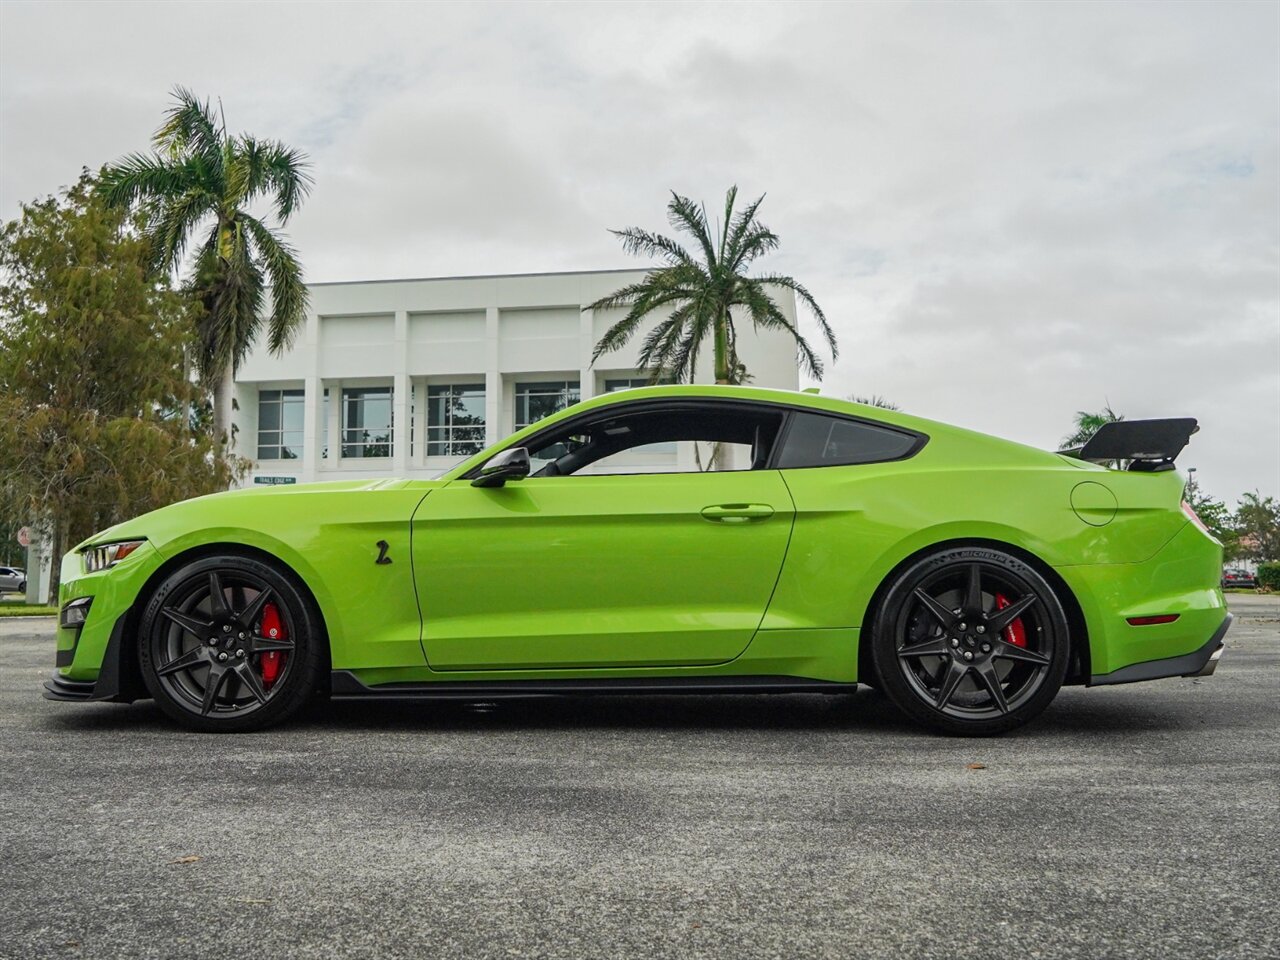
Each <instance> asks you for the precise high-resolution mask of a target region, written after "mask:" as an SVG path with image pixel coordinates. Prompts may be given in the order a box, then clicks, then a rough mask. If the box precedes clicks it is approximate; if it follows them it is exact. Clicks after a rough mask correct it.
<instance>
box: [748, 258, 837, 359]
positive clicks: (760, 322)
mask: <svg viewBox="0 0 1280 960" xmlns="http://www.w3.org/2000/svg"><path fill="white" fill-rule="evenodd" d="M739 297H740V299H741V302H742V305H743V306H745V307H746V308H747V310H748V312H749V313H750V315H751V322H752V323H753V324H754V325H755V326H756V327H763V328H764V329H766V330H768V329H774V330H778V329H781V330H785V331H787V333H789V334H791V338H792V339H793V340H794V341H795V343H796V354H797V356H798V357H799V358H800V363H801V365H802V366H803V367H804V368H805V370H806V371H807V372H808V373H809V374H810V375H811V376H813V377H814V378H815V379H818V380H821V379H822V360H821V359H820V358H819V357H818V355H817V353H815V352H814V349H813V347H811V346H809V341H808V340H806V339H805V338H804V336H803V335H802V334H801V333H800V331H799V330H797V329H796V326H795V324H793V323H792V322H791V321H790V320H788V319H787V317H786V314H784V313H783V312H782V311H781V310H779V309H778V305H777V304H776V303H775V302H774V300H773V298H772V297H770V296H769V294H768V293H767V292H766V291H765V290H764V288H763V287H762V286H760V284H759V282H758V281H751V282H748V283H744V284H742V285H741V286H740V287H739Z"/></svg>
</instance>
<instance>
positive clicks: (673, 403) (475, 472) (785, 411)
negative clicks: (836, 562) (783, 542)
mask: <svg viewBox="0 0 1280 960" xmlns="http://www.w3.org/2000/svg"><path fill="white" fill-rule="evenodd" d="M705 404H719V405H729V406H736V407H748V408H753V409H757V410H758V409H760V408H764V409H767V410H772V411H773V412H775V413H780V414H781V415H782V416H783V422H782V424H781V425H780V426H779V427H778V433H777V436H775V437H774V439H773V449H772V450H770V451H769V459H768V462H767V463H766V465H765V467H764V469H766V470H776V469H778V468H777V466H776V464H777V461H778V455H779V454H780V452H781V450H782V445H783V444H784V443H785V442H786V437H787V433H788V432H790V429H791V422H792V420H793V419H794V416H793V415H794V414H796V413H816V414H819V415H821V416H825V417H834V418H836V419H838V420H850V421H852V422H854V423H862V424H866V425H867V426H871V427H880V428H881V429H884V430H893V431H896V432H898V433H904V434H907V435H908V436H912V437H915V438H916V442H915V444H913V445H912V447H911V448H910V449H909V450H908V451H907V452H906V453H904V454H903V455H902V456H900V457H894V458H892V459H890V460H872V461H868V463H898V462H899V461H902V460H910V459H911V458H912V457H914V456H915V455H916V454H917V453H919V452H920V451H921V450H923V449H924V447H925V445H926V444H927V443H928V442H929V435H928V434H926V433H921V432H920V431H919V430H912V429H911V428H910V427H903V426H899V425H898V424H896V423H885V422H884V421H882V420H872V419H871V418H870V417H860V416H857V415H855V414H850V413H844V412H843V411H837V410H827V409H825V408H822V407H809V406H805V405H804V404H798V403H796V404H792V403H783V402H781V401H776V400H757V399H754V398H741V399H740V398H737V397H699V396H683V395H681V396H674V397H660V398H652V399H640V400H619V401H617V402H615V403H608V404H601V405H600V406H598V407H592V408H591V409H590V410H584V411H583V412H582V413H580V414H578V415H577V416H573V417H567V418H565V419H564V420H558V421H556V422H555V423H553V424H551V425H550V426H548V427H547V428H546V429H545V430H539V431H538V432H537V433H533V434H530V435H529V436H527V437H525V438H524V439H523V440H520V441H519V442H518V446H521V447H525V448H526V449H528V450H537V449H538V447H537V443H538V442H540V441H541V440H542V439H543V438H544V437H548V436H554V435H555V434H556V433H558V432H559V431H560V430H562V429H564V428H565V427H572V426H574V425H576V424H579V423H583V422H589V421H591V420H594V419H596V417H597V416H599V415H600V414H601V412H602V411H605V410H608V411H610V413H609V416H616V413H615V411H617V410H619V409H622V408H626V409H627V411H628V412H635V411H640V412H643V411H645V410H646V409H649V408H657V409H667V410H669V409H672V408H679V407H694V406H703V405H705ZM512 436H514V434H513V435H512ZM510 439H511V437H507V440H510ZM503 442H506V441H503ZM509 449H512V448H511V447H503V448H502V449H500V450H498V451H497V452H496V453H494V454H492V455H491V456H490V457H488V458H486V459H485V460H483V461H481V462H480V463H478V464H476V465H475V466H474V467H472V468H471V469H470V470H468V471H467V472H466V473H464V474H462V475H461V476H459V477H456V478H455V479H457V480H474V479H475V478H476V477H478V476H479V475H480V470H481V469H482V468H483V467H484V465H485V463H487V462H488V461H489V459H492V457H495V456H497V455H498V454H499V453H502V452H504V451H506V450H509ZM864 465H865V464H818V465H814V466H810V467H788V468H787V469H788V470H823V469H827V468H829V467H834V466H864ZM634 475H635V474H622V473H611V474H593V476H604V477H621V476H634Z"/></svg>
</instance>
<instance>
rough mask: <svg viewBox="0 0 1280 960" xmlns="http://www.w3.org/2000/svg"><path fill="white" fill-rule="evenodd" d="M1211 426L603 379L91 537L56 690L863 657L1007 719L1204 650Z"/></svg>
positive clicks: (299, 690)
mask: <svg viewBox="0 0 1280 960" xmlns="http://www.w3.org/2000/svg"><path fill="white" fill-rule="evenodd" d="M1194 430H1195V421H1193V420H1151V421H1137V422H1124V423H1118V424H1111V425H1108V426H1106V427H1104V428H1103V429H1102V431H1100V432H1099V433H1098V434H1097V435H1096V436H1095V437H1094V438H1093V439H1092V440H1091V441H1090V442H1089V443H1088V444H1086V445H1085V447H1084V448H1083V449H1081V450H1075V451H1064V452H1059V453H1049V452H1045V451H1041V450H1036V449H1032V448H1030V447H1026V446H1022V445H1020V444H1016V443H1011V442H1009V441H1005V440H999V439H996V438H994V437H989V436H985V435H982V434H979V433H974V432H971V431H968V430H962V429H959V428H956V427H951V426H945V425H943V424H939V423H935V422H931V421H928V420H922V419H919V418H917V417H912V416H908V415H906V414H902V413H896V412H891V411H888V410H882V409H878V408H873V407H867V406H862V405H860V404H855V403H848V402H844V401H839V400H833V399H828V398H824V397H819V396H816V395H812V394H802V393H787V392H780V391H773V390H759V389H752V388H742V387H702V386H670V387H653V388H642V389H636V390H629V391H625V392H622V393H614V394H609V395H606V396H602V397H598V398H595V399H593V400H588V401H586V402H583V403H580V404H577V405H575V406H572V407H570V408H568V409H566V410H563V411H561V412H559V413H557V414H555V415H553V416H550V417H547V418H546V419H544V420H542V421H540V422H538V423H535V424H533V425H532V426H529V427H526V428H525V429H523V430H520V431H519V432H517V433H516V434H514V435H513V436H511V437H509V438H508V439H506V440H504V441H502V442H501V443H499V444H497V445H496V446H495V447H493V448H491V449H489V450H485V451H483V452H481V453H478V454H476V455H475V456H473V457H471V458H470V459H468V460H465V461H464V462H462V463H460V464H459V465H458V466H456V467H455V468H454V469H452V470H450V471H449V472H448V473H446V474H445V475H444V476H443V477H441V478H439V479H436V480H403V479H400V480H378V481H338V482H333V483H317V484H303V485H298V486H289V487H283V486H282V487H267V488H256V489H251V490H237V491H232V492H228V493H222V494H217V495H214V496H210V497H202V498H200V499H196V500H189V501H185V502H183V503H177V504H174V505H172V506H170V507H166V508H164V509H161V510H157V511H155V512H153V513H149V514H146V515H144V516H141V517H138V518H137V519H135V520H130V521H128V522H127V523H122V524H120V525H118V526H116V527H113V528H111V529H109V530H105V531H103V532H102V533H100V534H98V535H96V536H94V537H91V538H90V539H89V540H88V541H86V542H85V543H83V544H81V545H79V546H78V547H76V548H75V550H74V551H72V552H71V553H69V554H68V555H67V556H66V557H65V558H64V559H63V561H62V580H61V593H60V597H59V603H60V622H59V629H58V640H57V670H56V672H55V673H54V676H53V678H52V679H51V680H50V681H49V682H48V683H47V684H46V685H45V690H46V693H45V695H46V696H48V697H50V698H52V699H57V700H110V701H117V702H129V701H133V700H136V699H140V698H143V697H147V696H150V697H153V698H155V701H156V703H157V704H158V705H159V707H160V708H161V709H162V710H163V711H164V712H165V713H167V714H168V715H169V716H171V717H173V718H174V719H175V720H177V721H179V722H180V723H183V724H185V725H186V726H189V727H192V728H195V729H199V730H210V731H238V730H249V729H254V728H259V727H264V726H266V725H268V724H273V723H277V722H279V721H281V720H283V719H284V718H285V717H287V716H289V715H290V714H292V713H294V712H295V711H296V710H298V709H299V708H300V707H301V706H302V705H303V704H304V703H305V702H306V701H307V700H308V699H309V698H312V697H314V696H317V695H324V696H329V697H333V698H335V699H336V698H355V699H382V698H399V699H406V698H408V699H416V698H440V697H447V698H472V699H493V698H496V697H512V696H545V695H548V694H583V693H608V694H618V693H646V694H667V693H675V692H696V693H711V692H730V693H746V692H759V693H778V692H807V693H823V692H846V691H850V690H853V689H854V688H855V686H856V685H857V684H858V683H866V684H871V685H874V686H876V687H878V688H879V689H880V690H881V691H883V693H884V694H885V695H886V696H887V697H888V698H889V699H890V700H892V701H893V703H895V704H896V705H897V706H898V707H899V708H901V709H902V711H903V712H905V713H906V714H908V715H909V716H911V717H913V718H914V719H916V720H918V721H920V722H922V723H924V724H927V725H929V726H932V727H934V728H936V729H939V730H943V731H947V732H952V733H962V734H991V733H999V732H1002V731H1005V730H1009V729H1011V728H1013V727H1016V726H1018V725H1020V724H1022V723H1025V722H1026V721H1027V720H1029V719H1030V718H1032V717H1034V716H1036V715H1037V714H1038V713H1040V712H1041V711H1042V710H1043V709H1044V708H1045V707H1046V705H1047V704H1048V703H1049V701H1050V700H1052V699H1053V697H1054V695H1055V694H1056V693H1057V691H1058V689H1059V688H1060V687H1061V686H1062V685H1063V684H1064V683H1072V684H1086V685H1098V684H1115V683H1127V682H1130V681H1134V680H1151V679H1156V678H1159V677H1176V676H1192V675H1203V674H1207V673H1209V672H1212V670H1213V668H1214V666H1215V664H1216V661H1217V658H1218V656H1219V655H1220V654H1221V652H1222V645H1223V641H1222V638H1223V635H1224V634H1225V633H1226V629H1227V626H1228V624H1229V623H1230V619H1231V618H1230V615H1229V614H1228V613H1227V611H1226V607H1225V604H1224V601H1223V595H1222V592H1221V590H1220V588H1219V584H1218V576H1219V572H1220V571H1221V563H1222V556H1221V547H1220V545H1219V544H1218V543H1217V541H1216V540H1214V539H1213V538H1212V537H1211V536H1210V535H1209V534H1208V533H1207V532H1206V530H1205V528H1204V527H1203V526H1202V525H1201V524H1200V523H1199V521H1198V520H1197V519H1196V517H1195V515H1194V513H1193V512H1192V511H1191V510H1190V509H1189V508H1187V507H1186V506H1185V505H1184V504H1183V503H1182V493H1183V481H1182V479H1181V478H1180V477H1179V476H1178V474H1177V473H1176V472H1175V471H1174V469H1173V460H1174V458H1175V457H1176V456H1177V454H1178V453H1179V452H1180V451H1181V450H1182V448H1183V446H1185V444H1186V443H1187V440H1188V438H1189V437H1190V435H1191V433H1192V432H1193V431H1194ZM673 468H675V469H673Z"/></svg>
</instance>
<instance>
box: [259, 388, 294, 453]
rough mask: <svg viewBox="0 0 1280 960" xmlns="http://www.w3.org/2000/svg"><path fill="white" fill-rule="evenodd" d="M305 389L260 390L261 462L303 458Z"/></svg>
mask: <svg viewBox="0 0 1280 960" xmlns="http://www.w3.org/2000/svg"><path fill="white" fill-rule="evenodd" d="M304 402H305V401H304V399H303V391H302V390H259V391H258V459H259V460H297V459H299V458H300V457H301V456H302V415H303V403H304Z"/></svg>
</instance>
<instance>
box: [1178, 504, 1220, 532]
mask: <svg viewBox="0 0 1280 960" xmlns="http://www.w3.org/2000/svg"><path fill="white" fill-rule="evenodd" d="M1182 512H1183V513H1185V514H1186V515H1187V516H1188V517H1189V518H1190V519H1191V522H1192V523H1194V524H1195V525H1196V526H1197V527H1199V528H1200V529H1201V530H1203V531H1204V532H1205V533H1208V534H1209V536H1213V534H1212V533H1209V528H1208V527H1206V526H1205V525H1204V521H1203V520H1201V519H1200V518H1199V517H1198V516H1196V512H1195V510H1193V509H1192V508H1191V504H1189V503H1187V501H1185V500H1183V501H1182Z"/></svg>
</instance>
